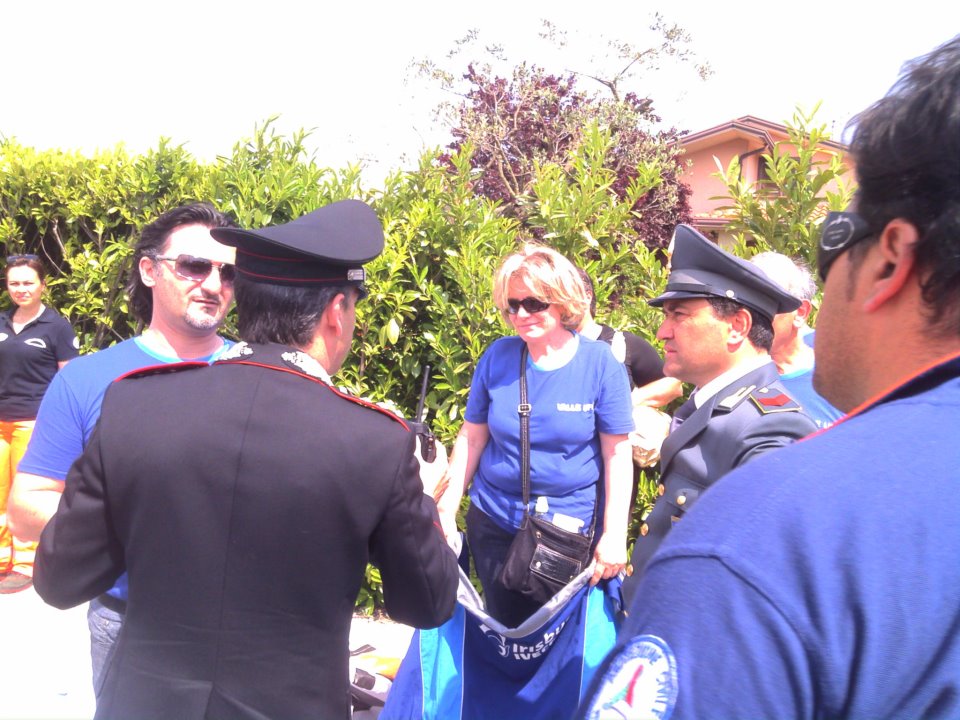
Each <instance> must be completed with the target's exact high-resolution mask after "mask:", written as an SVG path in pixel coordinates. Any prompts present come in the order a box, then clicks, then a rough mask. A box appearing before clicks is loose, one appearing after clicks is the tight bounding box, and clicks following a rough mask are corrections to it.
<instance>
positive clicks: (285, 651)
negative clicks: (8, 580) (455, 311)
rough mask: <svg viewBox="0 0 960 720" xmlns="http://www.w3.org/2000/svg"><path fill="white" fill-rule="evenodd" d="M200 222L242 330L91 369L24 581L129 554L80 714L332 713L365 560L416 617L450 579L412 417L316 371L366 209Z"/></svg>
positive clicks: (67, 597)
mask: <svg viewBox="0 0 960 720" xmlns="http://www.w3.org/2000/svg"><path fill="white" fill-rule="evenodd" d="M213 233H214V236H215V237H216V238H217V239H219V240H220V241H222V242H224V243H227V244H230V245H234V246H236V248H237V271H238V276H237V280H236V295H237V313H238V328H239V333H240V336H241V337H242V338H243V339H244V340H245V342H241V343H238V344H237V345H236V346H234V347H233V348H231V350H230V351H229V352H228V353H227V354H226V356H225V357H223V358H221V359H220V360H218V361H217V362H216V363H214V364H213V365H210V366H208V365H205V364H201V363H191V364H189V365H180V366H170V367H171V368H172V370H173V371H172V372H170V371H167V372H164V371H163V369H162V368H154V369H147V370H145V371H143V372H142V373H133V374H132V376H130V377H128V378H127V379H122V380H120V381H118V382H116V383H114V385H113V386H112V387H111V388H110V389H109V390H108V392H107V394H106V397H105V398H104V403H103V413H102V415H101V418H100V423H99V425H98V429H97V431H96V432H95V433H94V435H93V438H92V439H91V441H90V444H89V445H88V446H87V448H86V450H85V451H84V454H83V455H82V456H81V458H80V460H79V461H78V462H77V463H76V464H75V465H74V467H73V468H72V469H71V471H70V475H69V476H68V477H67V483H66V489H65V492H64V494H63V499H62V501H61V503H60V507H59V510H58V511H57V513H56V515H54V517H53V519H52V520H51V521H50V523H49V524H48V526H47V528H46V529H45V530H44V532H43V536H42V537H41V541H40V549H39V552H38V555H39V559H38V562H37V574H36V581H35V582H36V588H37V592H38V593H39V594H40V595H41V597H43V598H44V600H46V601H47V602H49V603H50V604H52V605H55V606H57V607H69V606H72V605H76V604H77V603H80V602H83V601H84V600H85V599H87V598H89V597H93V596H96V595H97V594H98V593H100V592H102V591H103V589H105V588H106V587H109V586H110V584H111V583H112V582H113V581H114V579H115V578H116V577H117V576H118V575H119V574H120V573H121V572H123V571H124V570H126V571H127V572H128V573H129V600H128V611H127V617H126V620H125V622H124V626H123V630H122V631H121V634H120V638H119V640H118V642H117V648H116V651H115V653H114V655H113V657H112V659H111V662H110V665H109V667H108V670H107V673H106V678H105V680H104V684H103V688H102V690H101V692H100V694H99V697H98V699H97V717H98V718H113V717H136V718H151V717H157V718H160V717H162V718H168V717H169V718H173V717H176V718H185V719H189V718H218V717H231V718H251V719H252V718H258V719H260V718H298V717H323V718H330V717H341V718H346V717H348V716H349V713H350V702H349V683H348V677H347V669H348V647H347V643H348V638H349V630H350V622H351V618H352V615H353V608H354V603H355V601H356V597H357V593H358V592H359V589H360V583H361V581H362V579H363V575H364V571H365V569H366V564H367V561H368V560H372V561H373V562H374V563H376V564H377V565H379V567H380V571H381V575H382V579H383V588H384V597H385V601H386V607H387V611H388V612H389V613H390V614H391V615H392V616H393V617H394V618H395V619H397V620H399V621H400V622H404V623H407V624H409V625H413V626H416V627H433V626H437V625H440V624H441V623H443V622H444V621H445V620H447V618H448V617H449V616H450V615H451V613H452V611H453V608H454V604H455V602H456V590H457V583H458V568H457V559H456V556H455V555H454V554H453V552H452V551H451V550H450V549H449V548H448V547H447V545H446V541H445V540H444V538H443V534H442V532H441V531H440V527H439V518H438V516H437V511H436V508H435V506H434V503H433V500H432V499H431V498H430V497H428V496H427V495H425V494H424V492H423V486H422V485H421V482H420V478H419V467H418V464H417V459H415V456H414V442H415V438H416V436H415V435H414V433H412V432H410V431H409V429H408V428H407V426H406V424H405V423H404V422H403V420H401V419H400V418H398V417H397V416H395V415H393V414H391V413H389V412H387V411H385V410H383V409H382V408H379V407H377V406H375V405H372V404H370V403H367V402H365V401H363V400H360V399H358V398H354V397H351V396H348V395H345V394H343V393H341V392H339V391H338V390H336V389H335V388H334V387H333V386H332V385H331V381H330V374H331V373H335V372H336V371H337V370H338V369H339V368H340V366H341V364H342V363H343V361H344V359H345V358H346V356H347V353H348V352H349V349H350V343H351V340H352V337H353V332H354V325H355V321H356V304H357V302H358V301H359V300H360V299H361V298H362V297H363V295H364V289H363V282H364V279H365V275H364V269H363V265H364V263H366V262H368V261H370V260H371V259H373V258H375V257H376V256H377V255H379V254H380V252H381V251H382V249H383V230H382V227H381V225H380V221H379V220H378V219H377V216H376V214H375V213H374V212H373V210H372V209H371V208H369V207H368V206H367V205H365V204H364V203H362V202H359V201H356V200H344V201H341V202H337V203H333V204H331V205H328V206H326V207H323V208H320V209H319V210H316V211H314V212H311V213H308V214H307V215H304V216H303V217H301V218H299V219H297V220H294V221H293V222H290V223H287V224H285V225H279V226H276V227H267V228H263V229H260V230H254V231H244V230H236V229H217V230H214V231H213ZM145 407H149V408H150V409H151V412H150V413H144V412H143V411H142V408H145ZM105 514H107V515H109V517H110V518H111V522H110V523H102V522H97V518H101V517H103V516H104V515H105ZM198 549H199V551H198Z"/></svg>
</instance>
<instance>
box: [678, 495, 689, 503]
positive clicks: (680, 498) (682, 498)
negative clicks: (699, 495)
mask: <svg viewBox="0 0 960 720" xmlns="http://www.w3.org/2000/svg"><path fill="white" fill-rule="evenodd" d="M686 502H687V496H686V495H680V496H679V497H678V498H677V505H685V504H686Z"/></svg>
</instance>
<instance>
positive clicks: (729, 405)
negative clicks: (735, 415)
mask: <svg viewBox="0 0 960 720" xmlns="http://www.w3.org/2000/svg"><path fill="white" fill-rule="evenodd" d="M756 387H757V386H756V385H744V386H743V387H742V388H738V389H737V390H735V391H734V392H732V393H731V394H729V395H727V396H726V397H725V398H724V399H723V400H721V401H720V402H718V403H717V407H719V408H721V409H723V410H733V409H734V408H735V407H736V406H737V405H739V404H740V403H742V402H743V401H744V400H746V399H747V396H748V395H749V394H750V393H751V392H752V391H753V390H755V389H756Z"/></svg>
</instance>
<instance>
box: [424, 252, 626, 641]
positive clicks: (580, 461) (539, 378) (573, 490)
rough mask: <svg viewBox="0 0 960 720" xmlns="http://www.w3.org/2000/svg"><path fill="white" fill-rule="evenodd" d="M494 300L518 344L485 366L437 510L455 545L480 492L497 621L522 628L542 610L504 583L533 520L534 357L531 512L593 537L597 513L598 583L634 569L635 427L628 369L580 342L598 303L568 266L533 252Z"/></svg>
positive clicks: (483, 550) (506, 276)
mask: <svg viewBox="0 0 960 720" xmlns="http://www.w3.org/2000/svg"><path fill="white" fill-rule="evenodd" d="M493 299H494V302H495V303H496V306H497V307H498V308H499V309H500V312H501V313H502V315H503V318H504V321H505V322H506V323H507V325H508V326H510V327H512V328H513V329H514V331H515V332H516V335H515V336H509V337H505V338H501V339H499V340H497V341H496V342H494V343H493V344H492V345H491V346H490V347H489V348H487V350H486V352H485V353H484V354H483V357H481V359H480V362H479V363H478V365H477V368H476V371H475V373H474V376H473V383H472V385H471V388H470V396H469V398H468V400H467V408H466V412H465V415H464V423H463V426H462V427H461V429H460V432H459V434H458V435H457V438H456V440H455V442H454V447H453V453H452V456H451V459H450V466H449V468H448V471H447V481H448V482H449V485H448V487H447V489H446V492H445V493H444V494H443V496H442V497H441V499H440V502H439V510H440V517H441V521H442V523H443V527H444V532H445V533H446V534H447V535H448V537H450V536H451V535H452V534H453V533H455V532H456V523H455V515H456V512H457V509H458V507H459V504H460V499H461V497H462V495H463V492H464V490H465V489H466V487H467V486H470V500H471V504H470V510H469V512H468V514H467V541H468V543H469V546H470V551H471V554H472V555H473V558H474V563H475V566H476V569H477V575H478V577H479V579H480V582H481V584H482V586H483V591H484V598H485V603H486V607H487V612H489V613H490V615H492V616H493V617H495V618H497V619H498V620H499V621H500V622H502V623H504V624H505V625H507V626H508V627H516V626H518V625H519V624H520V623H521V622H522V621H523V620H525V619H526V618H527V617H529V616H530V615H531V614H532V613H533V612H535V611H536V610H537V609H538V607H539V604H537V603H536V602H534V601H531V600H529V599H528V598H527V597H525V596H523V595H521V594H519V593H517V592H514V591H512V590H509V589H507V588H505V587H504V586H503V585H502V584H501V583H500V582H499V579H498V577H499V573H500V570H501V568H502V566H503V561H504V558H505V557H506V554H507V550H508V549H509V547H510V543H511V542H512V540H513V538H514V536H515V535H516V532H517V530H518V528H519V527H520V523H521V521H522V518H523V511H524V505H523V499H522V497H523V496H522V488H521V472H520V426H519V419H518V413H517V406H518V403H519V402H520V400H519V397H520V396H519V382H520V358H521V353H522V350H523V348H524V346H525V347H526V349H527V351H528V358H527V362H526V365H525V368H524V370H525V373H526V378H527V385H528V401H529V403H530V404H531V406H532V410H531V413H530V431H529V436H530V487H531V491H530V501H529V505H528V507H527V510H528V512H529V513H531V514H534V513H540V514H542V515H543V516H545V517H546V518H547V519H549V520H551V521H553V522H554V523H555V524H557V525H561V526H563V527H565V529H572V528H579V530H580V531H581V532H584V533H586V532H588V531H589V528H590V527H591V524H592V521H593V515H594V512H595V511H599V513H598V516H597V521H596V529H595V536H594V550H593V557H594V559H595V560H596V566H595V572H594V575H593V578H592V580H591V582H592V583H593V584H596V583H597V582H599V581H600V580H601V579H606V578H611V577H613V576H614V575H616V574H617V573H618V572H620V571H621V570H622V569H623V568H624V564H625V563H626V543H627V521H628V516H629V502H630V484H631V478H632V459H631V451H630V443H629V440H628V437H627V436H628V433H630V431H631V430H632V429H633V420H632V417H631V405H630V385H629V381H628V379H627V374H626V371H625V370H624V367H623V365H622V364H621V363H619V362H618V361H617V360H616V358H614V356H613V354H612V353H611V352H610V348H609V347H608V346H607V345H606V344H605V343H601V342H597V341H593V340H588V339H586V338H584V337H582V336H580V335H578V334H577V332H576V328H577V327H578V326H579V324H580V321H581V319H582V318H583V314H584V312H585V311H586V309H587V307H588V304H589V301H588V298H587V296H586V294H585V292H584V289H583V284H582V283H581V282H580V277H579V275H578V273H577V270H576V268H575V267H574V266H573V264H572V263H570V261H568V260H567V259H566V258H564V257H563V256H562V255H560V254H559V253H557V252H556V251H554V250H552V249H550V248H547V247H543V246H539V245H527V246H525V247H524V248H523V249H522V250H521V251H520V252H518V253H515V254H512V255H510V256H508V257H507V258H505V259H504V260H503V262H502V263H501V265H500V268H499V269H498V271H497V273H496V277H495V278H494V283H493ZM597 483H600V487H599V494H598V492H597V490H598V487H597ZM598 498H599V500H600V505H599V507H597V500H598Z"/></svg>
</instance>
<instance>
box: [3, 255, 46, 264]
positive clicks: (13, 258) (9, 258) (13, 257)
mask: <svg viewBox="0 0 960 720" xmlns="http://www.w3.org/2000/svg"><path fill="white" fill-rule="evenodd" d="M39 259H40V256H39V255H7V265H9V264H10V263H15V262H19V261H20V260H39Z"/></svg>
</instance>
